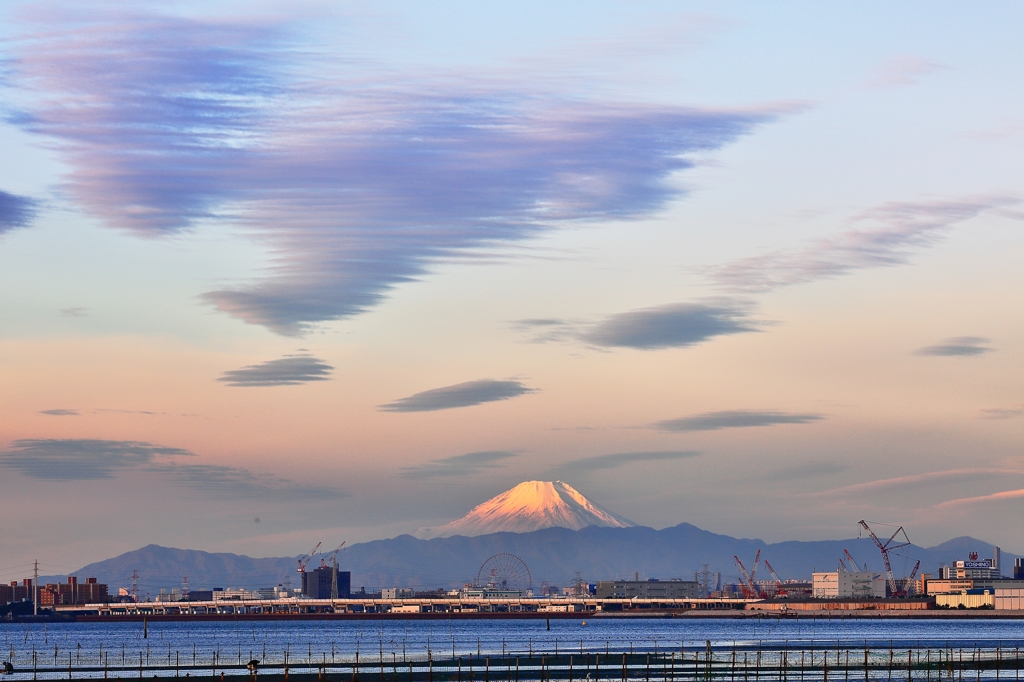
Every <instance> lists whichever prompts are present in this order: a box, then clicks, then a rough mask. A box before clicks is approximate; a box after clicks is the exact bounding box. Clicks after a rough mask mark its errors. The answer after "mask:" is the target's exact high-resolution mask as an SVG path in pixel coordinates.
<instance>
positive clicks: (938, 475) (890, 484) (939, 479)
mask: <svg viewBox="0 0 1024 682" xmlns="http://www.w3.org/2000/svg"><path fill="white" fill-rule="evenodd" d="M1022 473H1024V472H1022V471H1020V470H1017V469H1011V468H993V467H975V468H970V469H947V470H945V471H928V472H925V473H921V474H911V475H909V476H896V477H893V478H883V479H878V480H875V481H867V482H865V483H854V484H852V485H844V486H842V487H839V488H831V489H829V490H821V491H818V492H815V493H810V494H809V495H811V496H825V497H835V496H840V495H862V494H865V493H872V492H879V491H885V490H891V489H894V488H895V489H904V490H905V489H907V488H909V487H911V486H915V485H919V484H929V485H930V484H934V483H945V482H956V481H959V482H963V481H967V480H980V479H984V478H991V477H995V476H1006V475H1020V474H1022Z"/></svg>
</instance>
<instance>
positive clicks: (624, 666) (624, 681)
mask: <svg viewBox="0 0 1024 682" xmlns="http://www.w3.org/2000/svg"><path fill="white" fill-rule="evenodd" d="M630 646H632V644H630ZM622 682H626V652H625V651H623V652H622Z"/></svg>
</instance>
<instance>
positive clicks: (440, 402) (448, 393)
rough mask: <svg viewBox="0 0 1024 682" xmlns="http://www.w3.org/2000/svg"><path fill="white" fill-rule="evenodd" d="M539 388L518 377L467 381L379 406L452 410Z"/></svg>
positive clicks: (397, 409)
mask: <svg viewBox="0 0 1024 682" xmlns="http://www.w3.org/2000/svg"><path fill="white" fill-rule="evenodd" d="M536 390H537V389H535V388H528V387H526V386H524V385H523V384H522V383H521V382H519V381H514V380H506V381H497V380H495V379H480V380H478V381H467V382H465V383H462V384H455V385H453V386H445V387H443V388H434V389H431V390H429V391H423V392H422V393H416V394H415V395H411V396H409V397H407V398H400V399H399V400H396V401H395V402H393V403H388V404H386V405H381V406H380V407H379V409H380V410H381V411H383V412H431V411H433V410H448V409H451V408H454V407H469V406H470V405H479V404H481V403H490V402H494V401H496V400H508V399H509V398H516V397H518V396H521V395H525V394H527V393H533V392H535V391H536Z"/></svg>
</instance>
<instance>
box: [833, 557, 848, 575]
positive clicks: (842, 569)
mask: <svg viewBox="0 0 1024 682" xmlns="http://www.w3.org/2000/svg"><path fill="white" fill-rule="evenodd" d="M836 570H839V571H842V572H844V573H846V572H847V571H849V570H850V569H848V568H847V567H846V564H844V563H843V560H842V559H840V560H839V566H838V567H837V568H836Z"/></svg>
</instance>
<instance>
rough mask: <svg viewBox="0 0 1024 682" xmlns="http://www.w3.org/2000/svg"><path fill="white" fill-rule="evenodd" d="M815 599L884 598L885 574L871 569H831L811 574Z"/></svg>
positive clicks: (812, 591) (812, 592) (812, 593)
mask: <svg viewBox="0 0 1024 682" xmlns="http://www.w3.org/2000/svg"><path fill="white" fill-rule="evenodd" d="M811 595H812V596H813V597H814V598H815V599H848V598H851V597H852V598H855V599H873V598H878V599H884V598H885V575H883V574H882V573H874V572H872V571H832V572H830V573H814V574H812V584H811Z"/></svg>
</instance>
